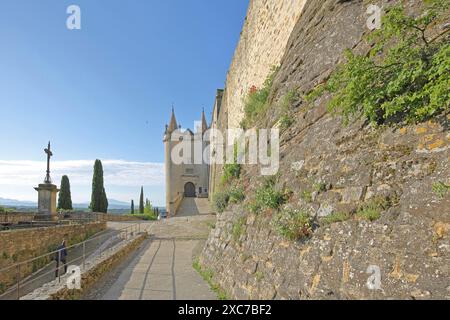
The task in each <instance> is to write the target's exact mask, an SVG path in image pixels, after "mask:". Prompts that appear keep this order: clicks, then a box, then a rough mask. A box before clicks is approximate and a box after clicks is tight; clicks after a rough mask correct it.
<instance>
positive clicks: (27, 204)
mask: <svg viewBox="0 0 450 320" xmlns="http://www.w3.org/2000/svg"><path fill="white" fill-rule="evenodd" d="M108 203H109V206H108V208H109V209H129V208H130V204H129V203H127V202H123V201H118V200H114V199H108ZM0 206H5V207H15V208H37V202H33V201H21V200H14V199H6V198H0ZM73 207H74V208H76V209H87V208H88V207H89V202H85V203H74V204H73Z"/></svg>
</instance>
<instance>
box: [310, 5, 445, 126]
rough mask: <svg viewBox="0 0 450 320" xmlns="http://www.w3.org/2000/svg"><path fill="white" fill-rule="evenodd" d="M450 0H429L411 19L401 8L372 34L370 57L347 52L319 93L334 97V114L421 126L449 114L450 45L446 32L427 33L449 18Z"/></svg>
mask: <svg viewBox="0 0 450 320" xmlns="http://www.w3.org/2000/svg"><path fill="white" fill-rule="evenodd" d="M449 5H450V1H449V0H428V1H426V4H425V6H426V7H425V10H424V12H423V14H422V15H419V16H417V17H410V16H408V15H407V14H405V12H404V9H403V7H402V6H401V5H399V6H394V7H392V8H390V9H389V11H388V12H387V13H386V14H385V15H384V16H383V20H382V28H381V29H380V30H376V31H374V32H372V34H371V35H370V37H369V39H368V40H369V41H371V42H373V44H374V45H373V48H372V50H371V51H370V53H369V55H356V54H354V53H353V52H352V51H351V50H347V51H346V58H347V62H346V63H344V64H341V65H340V66H338V68H337V69H336V71H335V72H334V73H333V74H332V75H331V77H330V79H329V80H328V81H327V83H326V84H325V88H323V87H318V88H317V89H316V90H315V92H312V93H311V94H310V96H312V97H314V96H316V95H317V94H318V93H320V91H328V92H330V93H332V94H333V95H332V99H331V101H330V103H329V105H328V108H329V110H330V111H333V112H336V113H339V114H341V115H343V116H344V119H345V120H346V121H348V120H349V119H350V117H352V116H354V115H360V114H363V115H364V116H365V117H366V118H367V119H368V120H369V121H370V122H372V123H375V124H383V123H385V122H386V121H387V120H390V121H403V120H406V121H407V122H417V121H423V120H426V119H427V118H429V117H432V116H435V115H437V114H439V113H440V112H442V111H448V110H449V101H450V91H449V90H448V88H449V84H450V43H449V42H448V41H446V40H445V37H444V35H445V33H446V32H447V31H448V30H447V31H443V32H441V34H439V35H437V36H436V35H433V36H432V37H428V36H427V35H426V30H428V29H429V26H431V25H433V24H435V23H436V21H438V20H439V19H442V14H445V12H446V10H447V9H448V7H449Z"/></svg>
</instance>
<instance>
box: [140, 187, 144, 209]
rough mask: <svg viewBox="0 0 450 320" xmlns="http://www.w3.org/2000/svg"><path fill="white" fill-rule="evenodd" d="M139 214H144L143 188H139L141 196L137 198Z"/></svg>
mask: <svg viewBox="0 0 450 320" xmlns="http://www.w3.org/2000/svg"><path fill="white" fill-rule="evenodd" d="M139 213H140V214H144V187H141V196H140V197H139Z"/></svg>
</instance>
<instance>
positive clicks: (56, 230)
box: [0, 222, 106, 289]
mask: <svg viewBox="0 0 450 320" xmlns="http://www.w3.org/2000/svg"><path fill="white" fill-rule="evenodd" d="M105 229H106V222H92V223H87V224H82V225H81V224H76V225H67V226H55V227H46V228H33V229H24V230H10V231H2V232H0V269H2V268H5V267H8V266H10V265H13V264H15V263H19V262H22V261H26V260H29V259H32V258H34V257H38V256H41V255H43V254H46V253H48V252H51V251H54V250H55V249H56V247H57V246H58V245H59V244H61V242H62V239H63V238H65V239H67V241H68V243H69V244H70V243H76V242H80V241H83V240H84V239H86V238H88V237H90V236H92V235H94V234H96V233H98V232H100V231H102V230H105ZM46 261H47V260H45V259H44V260H43V261H35V262H34V263H29V264H27V265H22V266H21V268H20V272H21V278H23V277H24V276H26V275H28V274H30V273H31V272H33V271H37V268H38V267H42V266H43V265H41V264H45V262H46ZM15 280H16V270H15V269H14V268H13V269H8V270H7V271H4V272H0V284H1V286H0V289H6V288H7V287H8V286H9V285H11V284H13V283H14V282H15Z"/></svg>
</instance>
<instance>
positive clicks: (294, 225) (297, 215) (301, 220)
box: [273, 209, 312, 241]
mask: <svg viewBox="0 0 450 320" xmlns="http://www.w3.org/2000/svg"><path fill="white" fill-rule="evenodd" d="M273 225H274V226H275V229H276V230H277V232H278V233H279V234H280V235H281V236H283V237H285V238H287V239H289V240H291V241H297V240H301V239H304V238H307V237H309V236H310V235H311V234H312V219H311V217H310V216H309V214H308V213H307V212H305V211H299V210H291V209H288V210H283V211H281V212H279V213H278V214H277V215H275V216H274V218H273Z"/></svg>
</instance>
